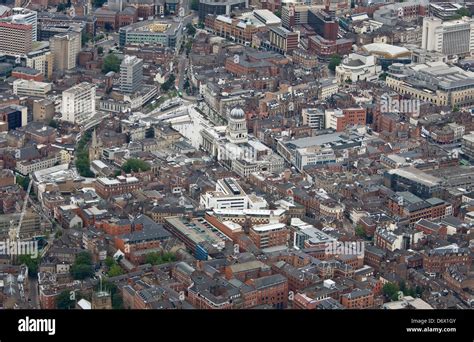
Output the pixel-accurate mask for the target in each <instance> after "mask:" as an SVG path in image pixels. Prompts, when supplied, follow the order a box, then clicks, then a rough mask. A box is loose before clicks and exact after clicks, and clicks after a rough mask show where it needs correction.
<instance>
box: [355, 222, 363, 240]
mask: <svg viewBox="0 0 474 342" xmlns="http://www.w3.org/2000/svg"><path fill="white" fill-rule="evenodd" d="M355 233H356V235H357V236H358V237H361V238H364V239H365V230H364V227H362V226H361V225H357V227H356V228H355Z"/></svg>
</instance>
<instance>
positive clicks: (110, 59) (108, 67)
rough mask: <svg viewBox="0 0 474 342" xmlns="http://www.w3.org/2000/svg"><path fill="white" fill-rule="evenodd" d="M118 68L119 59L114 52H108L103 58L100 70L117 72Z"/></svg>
mask: <svg viewBox="0 0 474 342" xmlns="http://www.w3.org/2000/svg"><path fill="white" fill-rule="evenodd" d="M119 70H120V59H119V58H118V57H117V55H116V54H114V53H110V54H108V55H107V57H105V58H104V61H103V63H102V72H103V73H104V74H106V73H108V72H109V71H114V72H119Z"/></svg>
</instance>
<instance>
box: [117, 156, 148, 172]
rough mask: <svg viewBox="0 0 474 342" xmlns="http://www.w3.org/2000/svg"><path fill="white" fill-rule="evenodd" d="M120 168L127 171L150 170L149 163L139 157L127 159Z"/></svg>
mask: <svg viewBox="0 0 474 342" xmlns="http://www.w3.org/2000/svg"><path fill="white" fill-rule="evenodd" d="M122 170H123V171H125V172H127V173H129V172H132V171H133V172H140V171H148V170H150V165H149V164H148V163H147V162H146V161H144V160H140V159H133V158H132V159H129V160H127V161H126V162H125V163H124V164H123V165H122Z"/></svg>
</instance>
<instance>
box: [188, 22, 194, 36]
mask: <svg viewBox="0 0 474 342" xmlns="http://www.w3.org/2000/svg"><path fill="white" fill-rule="evenodd" d="M186 31H187V32H188V35H190V36H194V35H195V34H196V29H195V28H194V26H193V24H191V23H189V24H187V25H186Z"/></svg>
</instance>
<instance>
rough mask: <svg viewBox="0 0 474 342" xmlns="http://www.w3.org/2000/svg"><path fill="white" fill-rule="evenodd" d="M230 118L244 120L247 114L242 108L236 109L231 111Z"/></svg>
mask: <svg viewBox="0 0 474 342" xmlns="http://www.w3.org/2000/svg"><path fill="white" fill-rule="evenodd" d="M230 117H231V118H232V119H243V118H244V117H245V112H244V110H243V109H242V108H240V107H235V108H234V109H232V110H231V111H230Z"/></svg>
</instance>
